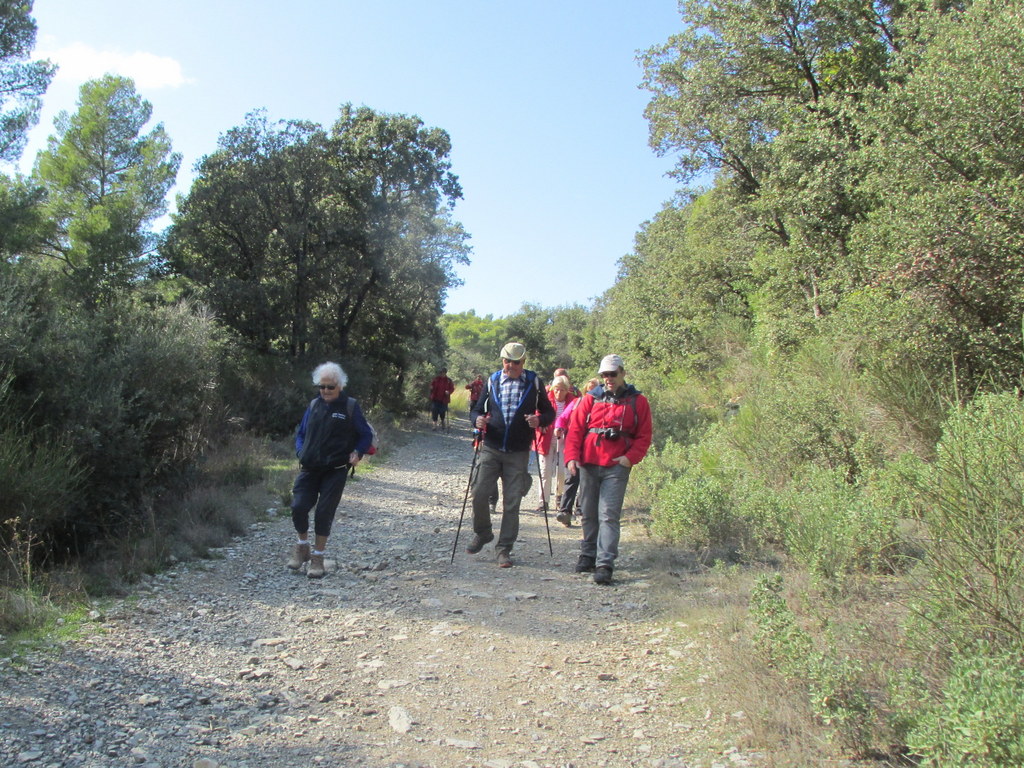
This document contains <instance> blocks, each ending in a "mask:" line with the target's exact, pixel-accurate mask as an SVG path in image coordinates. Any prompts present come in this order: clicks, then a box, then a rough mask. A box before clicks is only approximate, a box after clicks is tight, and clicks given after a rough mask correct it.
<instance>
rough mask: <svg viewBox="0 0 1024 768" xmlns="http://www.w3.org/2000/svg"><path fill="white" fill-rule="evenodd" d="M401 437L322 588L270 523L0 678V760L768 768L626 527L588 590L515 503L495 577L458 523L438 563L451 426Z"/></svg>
mask: <svg viewBox="0 0 1024 768" xmlns="http://www.w3.org/2000/svg"><path fill="white" fill-rule="evenodd" d="M406 438H407V439H406V440H405V441H404V443H403V444H402V445H400V446H396V447H394V448H392V449H391V451H390V452H389V455H388V457H387V460H386V461H385V462H382V463H380V465H379V466H376V467H373V468H372V470H370V469H369V468H367V467H365V466H364V467H363V468H362V469H360V471H359V474H358V476H357V481H356V482H352V483H350V484H349V486H348V488H346V491H345V497H344V499H343V500H342V505H341V509H340V511H339V515H338V518H337V521H336V524H335V529H334V535H333V536H332V539H331V542H330V552H329V553H328V558H329V562H328V566H329V568H330V572H329V573H328V575H327V577H326V578H324V579H323V580H322V581H316V580H310V579H307V578H306V577H305V576H303V575H295V574H292V573H290V572H288V571H287V570H286V569H285V567H284V562H285V560H286V555H287V551H288V549H289V547H290V544H291V542H292V538H293V534H292V528H291V522H290V519H289V517H288V514H287V510H272V511H271V512H270V513H269V515H268V516H267V517H266V518H264V519H262V520H261V522H258V523H256V524H254V525H253V527H252V530H251V531H250V533H249V534H248V535H247V536H245V537H243V538H240V539H238V540H236V541H234V542H232V544H231V545H230V546H228V547H226V548H224V549H222V550H219V551H217V552H216V553H214V554H215V557H214V558H213V559H210V560H204V561H199V562H195V563H189V564H181V565H179V566H178V567H175V568H174V569H173V570H170V571H167V572H165V573H163V574H161V575H159V576H157V577H154V578H152V579H150V580H148V581H146V582H145V583H143V584H140V585H139V588H138V590H137V592H136V593H135V594H133V595H131V596H129V597H128V598H126V599H123V600H119V601H118V602H117V603H115V604H113V605H104V606H103V607H102V608H98V610H97V611H96V612H94V616H93V619H94V621H93V622H91V623H89V624H87V625H86V628H85V632H84V633H82V635H81V636H80V637H79V638H78V639H76V640H71V641H65V642H63V643H61V644H60V645H59V647H54V648H49V649H42V650H38V651H33V652H31V653H28V654H27V655H22V656H19V657H18V658H16V659H10V658H9V659H0V764H2V765H4V766H40V767H42V766H47V767H51V766H52V767H53V768H56V767H57V766H60V767H62V768H64V767H67V768H70V767H72V766H75V767H77V766H90V767H92V766H144V767H147V768H149V767H152V768H156V767H157V766H160V767H161V768H171V767H172V766H189V767H193V768H217V766H224V767H233V768H262V767H263V766H303V765H313V766H321V765H322V766H339V767H347V766H367V767H372V768H382V767H385V766H386V767H387V768H400V767H401V766H405V767H407V768H413V767H414V766H419V767H425V766H431V767H432V768H447V767H448V766H451V767H453V768H470V767H471V766H477V767H485V768H513V767H515V768H569V767H573V768H583V767H584V766H587V767H590V766H607V767H608V768H617V767H619V766H623V767H625V766H645V767H646V768H697V767H698V766H700V767H701V768H713V767H722V768H724V767H725V766H753V765H766V764H767V762H766V759H765V758H764V757H763V756H761V755H759V754H757V753H756V752H750V751H747V752H741V751H740V750H738V749H737V748H736V747H735V746H733V745H731V744H730V742H729V736H728V734H729V733H733V732H736V733H742V732H743V728H744V725H743V717H744V716H743V713H742V712H729V711H718V710H717V709H716V705H715V704H714V703H713V702H714V700H715V697H714V696H711V697H706V696H704V695H703V694H702V692H704V693H707V691H708V690H710V689H713V685H714V667H715V647H714V645H715V643H714V642H713V640H712V637H713V636H717V635H712V634H711V633H709V634H707V635H702V634H701V633H694V632H692V631H688V628H687V625H686V623H685V622H683V621H681V620H680V617H679V616H677V615H669V614H668V611H667V608H666V606H668V605H672V602H671V601H665V600H663V599H662V590H663V589H664V587H663V586H660V579H659V577H660V576H661V574H659V573H655V571H656V567H655V566H654V565H653V563H654V562H655V560H652V559H650V558H649V557H648V555H649V554H650V552H649V549H650V545H649V544H648V543H647V542H646V541H645V540H644V539H643V535H642V531H641V530H640V528H639V526H636V525H634V526H627V527H626V528H625V531H624V537H623V547H622V556H620V559H619V562H618V564H617V566H618V567H617V569H616V572H615V581H614V583H613V584H612V585H611V586H610V587H601V586H597V585H595V584H593V583H592V581H591V580H590V578H589V576H586V575H577V574H575V573H574V572H573V566H574V564H575V560H576V551H577V547H578V544H577V541H578V536H579V528H578V527H574V528H572V529H567V528H564V527H562V526H561V525H559V524H558V523H556V522H555V520H554V517H553V516H551V517H550V535H551V542H552V547H553V551H554V554H553V556H552V555H549V551H548V538H547V534H546V532H545V525H544V517H543V516H542V515H541V514H539V513H535V512H533V511H532V509H533V507H534V506H535V503H529V504H528V503H526V502H524V504H523V508H524V510H527V509H529V510H531V511H529V512H524V515H523V518H522V526H521V538H520V541H519V542H518V543H517V545H516V547H515V549H514V551H513V558H514V560H515V567H513V568H510V569H499V568H498V567H497V566H496V565H495V562H494V551H493V547H492V546H491V545H488V546H487V547H486V548H485V549H484V550H483V552H481V553H480V554H478V555H468V554H466V552H465V545H466V544H467V543H468V542H469V539H470V537H471V536H472V525H471V513H470V511H468V510H467V512H466V518H465V522H464V524H463V527H462V531H461V535H460V539H459V547H458V551H457V552H456V554H455V560H454V563H451V562H450V560H451V554H452V545H453V541H454V537H455V530H456V525H457V522H458V519H459V512H460V509H461V507H462V500H463V494H464V492H465V487H466V480H467V475H468V471H469V466H470V462H471V459H472V446H471V443H470V440H469V432H468V429H467V428H466V425H465V423H464V422H463V423H462V424H461V425H459V426H457V427H456V428H455V429H453V430H452V432H451V433H450V434H442V433H435V432H432V431H431V430H430V428H429V426H425V427H422V426H421V428H420V429H418V430H414V431H413V432H411V433H409V434H408V435H406ZM534 500H535V497H531V502H532V501H534ZM495 525H496V526H497V521H495ZM708 702H711V703H708Z"/></svg>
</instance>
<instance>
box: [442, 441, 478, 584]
mask: <svg viewBox="0 0 1024 768" xmlns="http://www.w3.org/2000/svg"><path fill="white" fill-rule="evenodd" d="M481 442H483V432H481V431H480V430H479V429H474V430H473V463H472V464H470V465H469V480H468V481H467V482H466V495H465V496H464V497H463V499H462V512H461V513H459V527H458V528H456V529H455V543H454V544H452V559H451V563H449V565H451V564H452V563H454V562H455V550H457V549H458V548H459V533H461V531H462V518H464V517H465V516H466V502H467V501H469V488H470V486H471V485H473V473H474V471H475V470H476V459H477V456H479V455H480V443H481Z"/></svg>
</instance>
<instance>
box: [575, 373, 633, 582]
mask: <svg viewBox="0 0 1024 768" xmlns="http://www.w3.org/2000/svg"><path fill="white" fill-rule="evenodd" d="M625 374H626V371H625V368H624V366H623V364H622V358H621V357H619V356H618V355H608V356H606V357H605V358H604V359H603V360H601V366H600V369H599V370H598V375H599V376H600V377H601V379H602V381H603V382H604V386H602V387H597V388H596V389H594V390H592V391H591V392H590V394H588V395H584V396H583V398H582V400H581V401H580V403H579V405H578V406H577V407H576V410H575V411H573V413H572V423H571V425H570V427H569V431H568V434H567V436H566V444H565V462H566V464H565V466H566V470H567V471H568V472H569V474H572V475H575V474H576V473H577V472H579V473H580V480H581V483H580V487H581V491H580V494H581V499H580V512H581V514H582V515H583V539H582V540H581V541H580V557H579V560H578V561H577V562H576V572H577V573H589V572H591V571H593V573H594V583H595V584H610V583H611V581H612V570H613V569H614V563H615V558H616V557H618V554H619V530H620V525H619V522H620V519H621V517H622V501H623V499H624V498H625V496H626V483H627V482H628V481H629V471H630V468H631V467H632V466H633V465H634V464H639V463H640V461H641V460H642V459H643V458H644V456H646V455H647V449H648V448H650V446H651V406H650V404H649V403H648V402H647V398H646V397H644V396H643V395H641V394H640V392H639V391H638V390H637V389H636V387H634V386H633V385H631V384H627V383H626V378H625Z"/></svg>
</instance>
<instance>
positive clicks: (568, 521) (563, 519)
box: [555, 512, 572, 528]
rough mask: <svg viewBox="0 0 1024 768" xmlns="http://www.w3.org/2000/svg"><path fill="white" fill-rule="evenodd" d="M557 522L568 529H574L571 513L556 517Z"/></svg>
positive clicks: (560, 514) (561, 513) (563, 513)
mask: <svg viewBox="0 0 1024 768" xmlns="http://www.w3.org/2000/svg"><path fill="white" fill-rule="evenodd" d="M555 520H557V521H558V522H560V523H561V524H562V525H564V526H565V527H566V528H572V513H571V512H559V513H558V514H557V515H555Z"/></svg>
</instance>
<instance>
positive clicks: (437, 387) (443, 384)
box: [430, 374, 455, 403]
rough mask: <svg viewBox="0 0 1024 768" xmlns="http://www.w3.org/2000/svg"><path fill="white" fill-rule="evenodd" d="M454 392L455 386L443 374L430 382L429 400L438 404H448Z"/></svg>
mask: <svg viewBox="0 0 1024 768" xmlns="http://www.w3.org/2000/svg"><path fill="white" fill-rule="evenodd" d="M454 391H455V384H453V383H452V380H451V379H449V378H448V377H447V376H445V375H444V374H442V375H440V376H435V377H434V380H433V381H432V382H430V399H431V400H434V401H436V402H438V403H450V402H451V399H452V392H454Z"/></svg>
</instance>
